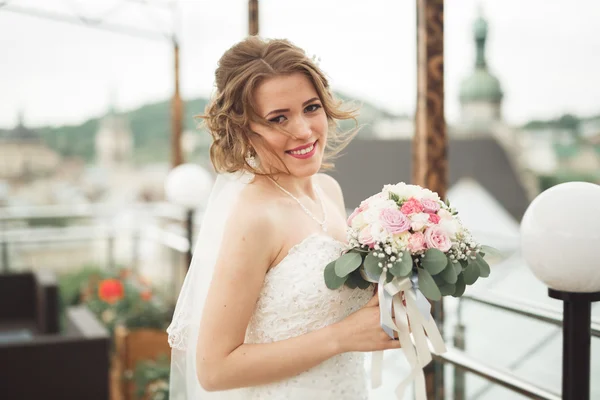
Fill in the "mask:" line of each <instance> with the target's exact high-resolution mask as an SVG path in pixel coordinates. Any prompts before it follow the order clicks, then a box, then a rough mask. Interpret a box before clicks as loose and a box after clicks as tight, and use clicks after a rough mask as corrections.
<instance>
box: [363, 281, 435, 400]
mask: <svg viewBox="0 0 600 400" xmlns="http://www.w3.org/2000/svg"><path fill="white" fill-rule="evenodd" d="M385 278H386V274H385V273H382V274H381V276H380V277H379V282H378V283H379V286H378V296H379V312H380V322H381V326H382V328H383V330H384V331H385V332H386V333H387V334H388V335H389V336H390V337H391V338H394V333H397V334H398V339H399V340H400V346H401V347H402V349H403V351H404V354H405V356H406V359H407V361H408V363H409V365H410V368H411V372H410V374H409V375H408V376H407V377H405V378H404V379H403V380H402V382H400V384H399V385H398V386H397V387H396V396H397V398H398V399H399V400H401V399H403V398H404V393H405V391H406V388H407V387H408V385H410V383H411V382H413V381H414V382H415V399H416V400H427V394H426V389H425V373H424V372H423V368H424V367H425V366H426V365H427V364H429V363H430V362H431V360H432V355H431V352H430V349H429V344H428V340H427V339H428V338H429V341H430V342H431V346H432V348H433V352H434V353H435V354H441V353H444V352H445V351H446V345H445V344H444V340H443V339H442V335H441V334H440V332H439V330H438V328H437V326H436V324H435V320H434V319H433V317H432V316H431V314H430V311H431V305H430V304H429V302H428V301H427V299H426V298H425V296H423V294H422V293H421V291H420V290H418V282H417V281H416V280H415V281H413V280H411V278H394V279H393V280H392V281H391V282H389V283H385ZM402 297H404V300H405V302H406V305H404V303H403V302H402ZM392 306H393V312H394V317H395V320H394V319H392ZM409 323H410V325H409ZM382 370H383V351H376V352H373V354H372V363H371V385H372V387H373V388H377V387H379V386H380V385H381V383H382Z"/></svg>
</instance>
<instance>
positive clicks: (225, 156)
mask: <svg viewBox="0 0 600 400" xmlns="http://www.w3.org/2000/svg"><path fill="white" fill-rule="evenodd" d="M295 72H300V73H303V74H304V75H305V76H307V77H308V78H309V79H310V81H311V82H312V84H313V86H314V87H315V90H316V91H317V94H318V96H319V99H320V100H321V103H322V105H323V109H324V111H325V114H326V115H327V120H328V122H329V133H328V140H327V146H326V149H325V155H324V160H323V165H322V167H323V168H324V169H331V168H332V167H333V163H331V160H332V159H333V158H334V157H335V156H336V155H338V154H339V153H340V151H342V150H343V149H344V148H345V147H346V145H347V144H348V143H349V142H350V140H352V138H353V137H354V136H355V135H356V132H357V130H358V129H353V130H352V131H350V132H345V133H340V132H338V131H337V121H339V120H347V119H352V120H354V122H355V124H356V116H357V109H346V110H345V109H343V108H342V107H343V105H344V104H343V103H342V102H341V101H339V100H337V99H335V98H334V96H333V94H332V93H331V90H330V88H329V82H328V80H327V78H326V77H325V74H324V73H323V72H322V71H321V70H320V69H319V67H318V66H317V65H316V64H315V63H314V62H313V61H312V60H311V59H310V58H309V57H308V56H307V55H306V53H305V52H304V50H302V49H300V48H299V47H297V46H295V45H293V44H292V43H291V42H289V41H288V40H284V39H272V40H264V39H260V38H258V37H256V36H251V37H248V38H247V39H245V40H243V41H241V42H239V43H238V44H236V45H234V46H233V47H231V48H230V49H229V50H227V51H226V52H225V53H224V54H223V56H222V57H221V59H220V60H219V63H218V67H217V70H216V72H215V80H216V93H215V95H214V96H213V98H212V99H211V101H210V103H209V104H208V105H207V107H206V110H205V115H202V116H201V118H203V119H204V122H205V125H206V127H207V129H208V131H209V132H210V134H211V135H212V137H213V143H212V145H211V147H210V159H211V162H212V164H213V166H214V168H215V170H216V171H217V172H236V171H239V170H242V169H245V170H247V171H250V172H252V173H255V174H258V175H268V174H267V173H265V172H264V171H260V170H258V169H257V168H256V166H254V165H250V164H249V163H248V161H247V160H246V157H247V156H248V155H255V152H254V150H253V148H252V144H251V142H250V139H249V135H250V134H252V130H251V129H250V122H256V123H259V124H262V125H268V126H274V124H272V123H271V122H269V121H267V120H265V119H264V118H262V117H260V116H259V115H258V114H257V113H256V111H255V110H256V107H255V103H254V99H253V93H254V89H255V88H256V87H257V86H258V85H259V84H260V83H261V82H262V81H263V80H265V79H267V78H271V77H275V76H282V75H283V76H284V75H289V74H292V73H295ZM282 132H283V133H284V134H288V133H287V132H285V131H282ZM288 135H289V134H288ZM257 136H258V138H257V139H259V140H260V135H257ZM271 152H272V153H273V151H272V150H271ZM273 154H274V153H273ZM276 156H277V155H276ZM278 158H279V157H278ZM280 160H281V159H280ZM283 165H285V164H283ZM288 173H289V171H288Z"/></svg>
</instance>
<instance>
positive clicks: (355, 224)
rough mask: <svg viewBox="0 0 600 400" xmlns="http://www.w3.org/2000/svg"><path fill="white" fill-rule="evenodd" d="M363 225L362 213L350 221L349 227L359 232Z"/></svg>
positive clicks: (363, 217) (363, 215)
mask: <svg viewBox="0 0 600 400" xmlns="http://www.w3.org/2000/svg"><path fill="white" fill-rule="evenodd" d="M365 225H366V223H365V212H364V211H363V212H361V213H360V214H358V215H357V216H356V217H354V218H353V219H352V223H351V224H350V226H352V229H354V230H355V231H360V230H361V229H362V228H363V227H364V226H365Z"/></svg>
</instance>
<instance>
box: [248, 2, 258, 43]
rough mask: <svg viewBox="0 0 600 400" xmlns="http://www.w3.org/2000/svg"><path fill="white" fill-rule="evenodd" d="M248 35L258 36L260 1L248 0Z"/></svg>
mask: <svg viewBox="0 0 600 400" xmlns="http://www.w3.org/2000/svg"><path fill="white" fill-rule="evenodd" d="M248 35H250V36H256V35H258V0H248Z"/></svg>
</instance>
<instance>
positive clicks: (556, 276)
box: [521, 182, 600, 400]
mask: <svg viewBox="0 0 600 400" xmlns="http://www.w3.org/2000/svg"><path fill="white" fill-rule="evenodd" d="M521 247H522V252H523V257H524V258H525V261H526V262H527V265H528V266H529V268H530V269H531V271H532V272H533V274H534V275H535V276H536V277H537V278H538V279H539V280H541V281H542V282H543V283H545V284H546V285H547V286H548V288H549V289H548V295H549V296H550V297H552V298H555V299H559V300H562V301H563V382H562V398H563V399H565V400H588V399H589V396H590V339H591V328H590V326H591V303H592V302H594V301H599V300H600V257H599V256H600V186H599V185H596V184H593V183H587V182H569V183H563V184H560V185H556V186H553V187H552V188H550V189H548V190H546V191H544V192H542V193H541V194H540V195H538V196H537V197H536V198H535V199H534V200H533V201H532V202H531V204H530V205H529V207H528V208H527V211H526V212H525V215H524V216H523V219H522V221H521Z"/></svg>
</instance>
